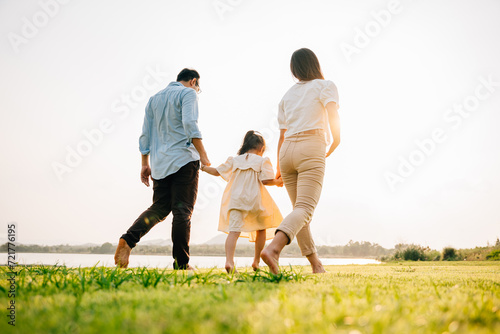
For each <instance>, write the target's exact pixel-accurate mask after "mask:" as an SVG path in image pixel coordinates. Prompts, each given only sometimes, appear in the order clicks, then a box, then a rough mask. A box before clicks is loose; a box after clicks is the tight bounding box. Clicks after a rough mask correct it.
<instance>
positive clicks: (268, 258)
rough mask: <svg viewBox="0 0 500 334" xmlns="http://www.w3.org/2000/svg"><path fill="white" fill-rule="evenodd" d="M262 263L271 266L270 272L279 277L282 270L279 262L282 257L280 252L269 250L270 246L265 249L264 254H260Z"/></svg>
mask: <svg viewBox="0 0 500 334" xmlns="http://www.w3.org/2000/svg"><path fill="white" fill-rule="evenodd" d="M260 257H261V259H262V261H264V262H265V263H266V264H267V265H268V266H269V271H270V272H271V273H273V274H275V275H278V274H279V272H280V268H279V266H278V260H279V257H280V254H279V252H277V251H273V250H272V249H269V246H268V247H267V248H265V249H264V250H263V251H262V253H260Z"/></svg>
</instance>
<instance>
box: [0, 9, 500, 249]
mask: <svg viewBox="0 0 500 334" xmlns="http://www.w3.org/2000/svg"><path fill="white" fill-rule="evenodd" d="M61 2H63V1H62V0H61ZM66 2H68V3H67V4H60V2H56V0H41V1H14V0H11V1H7V0H4V1H1V2H0V22H1V23H0V36H2V38H1V39H0V57H1V59H2V61H1V62H0V73H2V75H1V77H0V106H1V109H0V110H1V111H0V136H1V140H0V150H1V154H2V156H3V159H2V164H1V166H0V171H1V173H0V189H1V190H0V222H1V223H2V225H3V226H4V227H3V228H0V241H2V242H5V241H6V238H7V224H8V223H10V222H17V224H18V231H17V241H18V242H20V243H39V244H49V245H50V244H58V243H69V244H82V243H87V242H92V243H103V242H107V241H109V242H113V243H116V242H117V241H118V238H119V237H120V235H121V234H122V233H124V232H125V231H126V229H127V228H128V227H129V226H130V225H131V224H132V223H133V221H134V220H135V219H136V218H137V216H138V215H139V214H140V213H141V212H142V211H143V210H145V209H146V208H147V207H148V206H149V205H150V204H151V197H152V189H151V188H147V187H145V186H144V185H143V184H142V183H140V180H139V171H140V153H139V151H138V137H139V134H140V130H141V127H142V120H143V115H144V107H145V104H146V102H147V99H148V98H149V96H151V95H153V94H154V93H156V92H157V91H159V90H161V89H162V88H163V87H165V86H166V85H167V84H168V83H169V82H170V81H174V80H175V77H176V75H177V73H178V72H179V71H180V70H181V69H182V68H184V67H193V68H195V69H197V70H198V71H199V72H200V74H201V87H202V89H203V93H202V94H201V95H200V99H199V103H200V120H199V125H200V128H201V131H202V133H203V137H204V143H205V146H206V148H207V151H208V154H209V158H210V160H211V162H212V164H213V165H214V166H217V165H219V164H221V163H223V162H224V161H225V160H226V159H227V157H228V156H230V155H234V154H236V151H237V150H238V148H239V145H240V143H241V140H242V138H243V136H244V134H245V132H246V131H247V130H249V129H254V130H259V131H261V132H263V133H264V134H265V136H266V138H267V143H268V147H269V149H268V151H267V152H266V154H267V155H269V157H271V159H272V161H273V163H274V165H275V166H276V144H277V140H278V129H277V124H276V121H275V119H276V113H277V105H278V103H279V101H280V99H281V97H282V96H283V94H284V93H285V92H286V91H287V90H288V89H289V87H291V86H292V85H293V84H294V80H293V78H292V76H291V74H290V71H289V60H290V56H291V54H292V52H293V51H294V50H296V49H298V48H301V47H308V48H311V49H312V50H313V51H314V52H315V53H316V54H317V56H318V58H319V60H320V63H321V65H322V68H323V72H324V74H325V76H326V78H327V79H329V80H332V81H334V82H335V83H336V85H337V87H338V89H339V95H340V110H339V112H340V116H341V122H342V143H341V145H340V147H339V148H338V150H337V151H336V152H335V153H334V154H333V155H332V156H331V157H330V158H328V160H327V171H326V177H325V181H324V184H323V193H322V197H321V200H320V203H319V205H318V207H317V209H316V212H315V215H314V219H313V221H312V225H311V228H312V231H313V235H314V236H315V238H316V242H317V243H318V244H331V245H340V244H345V243H347V242H348V241H349V240H351V239H352V240H355V241H363V240H366V241H371V242H376V243H379V244H381V245H382V246H384V247H393V246H394V245H395V244H396V243H399V242H408V243H418V244H422V245H429V246H430V247H432V248H437V249H440V248H442V247H444V246H448V245H449V246H454V247H474V246H476V245H486V243H487V242H490V243H491V242H494V241H495V239H496V237H500V206H499V202H500V201H499V200H500V173H499V170H500V155H499V152H500V150H499V144H500V131H498V126H499V125H500V113H499V107H500V62H499V61H498V60H499V59H500V44H499V43H498V41H499V40H500V21H499V20H498V16H499V14H500V2H498V1H495V0H481V1H464V0H461V1H451V0H448V1H440V2H438V3H437V2H435V1H430V0H426V1H409V0H401V1H396V0H395V1H387V0H384V1H373V0H370V1H368V0H367V1H348V0H343V1H340V0H336V1H330V0H323V1H319V0H313V1H290V0H286V1H285V0H281V1H272V2H270V1H264V0H252V1H249V0H241V1H240V0H220V1H217V0H216V1H213V0H191V1H185V0H184V1H180V0H179V1H140V2H139V1H123V0H120V1H118V0H115V1H105V2H103V1H95V0H94V1H79V0H73V1H66ZM41 4H48V5H41ZM54 4H56V5H54ZM44 7H45V9H43V8H44ZM47 13H49V14H50V15H49V14H47ZM377 13H378V14H377ZM98 131H99V132H98ZM102 131H106V133H104V132H102ZM101 134H102V135H101ZM89 136H90V138H91V141H90V140H89V139H88V137H89ZM431 141H432V142H431ZM417 142H419V143H420V146H419V145H417ZM78 151H80V153H83V156H82V154H80V153H78ZM70 152H76V153H73V154H72V153H70ZM75 154H79V156H80V158H78V157H76V156H75ZM68 159H69V160H68ZM68 163H69V164H68ZM54 166H57V168H58V171H59V172H58V173H56V171H55V170H54ZM61 166H63V167H61ZM223 187H224V181H223V180H222V179H215V178H214V177H212V176H210V175H207V174H202V175H201V178H200V185H199V199H198V205H197V206H196V208H195V213H194V216H193V219H192V232H191V242H192V243H202V242H205V241H206V240H208V239H210V238H212V237H214V236H216V235H217V234H218V233H219V232H217V224H218V210H219V204H220V200H221V196H222V191H223ZM269 190H270V192H271V194H272V196H273V197H274V199H275V201H276V203H277V204H278V206H279V207H280V208H281V211H282V213H283V214H285V215H286V214H288V213H289V212H290V210H291V205H290V202H289V199H288V196H287V194H286V190H285V189H284V188H275V187H274V188H270V189H269ZM170 221H171V217H169V218H168V219H167V220H166V221H165V222H163V223H161V224H159V225H157V226H156V227H155V228H154V229H153V230H151V232H150V233H149V234H148V235H147V236H146V237H145V238H144V239H143V240H150V239H159V238H162V239H167V238H170Z"/></svg>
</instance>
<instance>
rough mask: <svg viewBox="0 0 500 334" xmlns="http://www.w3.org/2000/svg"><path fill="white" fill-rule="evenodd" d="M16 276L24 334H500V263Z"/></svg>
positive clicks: (28, 271) (24, 272)
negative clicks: (276, 272) (312, 270)
mask: <svg viewBox="0 0 500 334" xmlns="http://www.w3.org/2000/svg"><path fill="white" fill-rule="evenodd" d="M285 269H286V268H285ZM15 270H16V271H17V275H16V283H15V286H16V291H15V293H16V298H15V305H16V326H15V332H17V333H139V332H142V333H332V332H334V331H335V332H338V333H350V334H356V333H445V332H448V333H500V263H499V262H450V263H443V262H438V263H423V262H407V263H392V264H382V265H363V266H355V265H350V266H329V267H327V270H328V273H327V274H324V275H311V274H310V271H309V269H308V268H307V267H294V268H287V269H286V270H285V272H284V273H283V274H281V275H279V276H273V275H270V274H268V273H267V272H265V271H261V272H259V273H257V274H255V273H253V272H243V273H241V274H236V275H227V274H225V273H223V272H222V271H221V270H218V269H215V270H201V271H198V272H197V273H195V274H191V275H189V274H188V273H185V272H174V271H171V270H165V271H164V270H163V269H152V270H147V269H144V268H139V269H127V270H117V269H115V268H101V267H97V268H66V267H40V266H38V267H17V268H16V269H15ZM244 270H245V269H243V271H244ZM0 275H1V276H2V277H1V286H0V290H1V291H0V293H1V294H0V296H1V297H0V300H1V302H0V303H1V305H2V307H1V309H2V311H1V312H2V314H1V315H2V317H1V318H0V319H1V322H0V333H9V332H14V328H13V327H12V326H10V325H9V324H8V323H7V322H8V321H9V319H8V317H7V314H8V310H7V307H8V306H9V303H10V300H11V299H12V298H9V297H8V293H9V290H10V283H9V281H7V278H9V277H10V276H11V275H10V274H9V268H7V267H2V268H1V270H0Z"/></svg>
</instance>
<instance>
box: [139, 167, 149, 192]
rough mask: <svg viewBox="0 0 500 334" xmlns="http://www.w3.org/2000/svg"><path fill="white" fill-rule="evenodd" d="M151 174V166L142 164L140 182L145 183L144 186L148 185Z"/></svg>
mask: <svg viewBox="0 0 500 334" xmlns="http://www.w3.org/2000/svg"><path fill="white" fill-rule="evenodd" d="M150 176H151V167H149V165H148V166H142V168H141V182H142V183H144V184H145V185H146V187H149V177H150Z"/></svg>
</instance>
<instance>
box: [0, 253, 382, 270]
mask: <svg viewBox="0 0 500 334" xmlns="http://www.w3.org/2000/svg"><path fill="white" fill-rule="evenodd" d="M6 260H7V259H6V258H4V261H5V262H4V263H6V262H7V261H6ZM16 261H18V263H19V264H22V265H26V264H45V265H55V264H58V265H63V264H64V265H66V266H67V267H78V266H82V267H92V266H94V265H95V264H96V263H98V262H99V264H98V266H106V267H114V266H115V261H114V254H55V253H17V254H16ZM321 261H322V262H323V265H347V264H378V263H380V262H379V261H377V260H373V259H336V258H324V259H321ZM172 262H173V260H172V257H171V256H167V255H133V254H132V255H131V256H130V263H129V267H149V268H166V267H168V268H172ZM252 262H253V258H251V257H236V258H235V264H236V266H237V267H250V266H251V265H252ZM189 263H190V264H191V265H192V266H194V267H196V268H214V267H216V268H224V264H225V258H224V257H223V256H191V260H190V261H189ZM260 264H261V266H263V265H265V264H264V263H263V262H262V261H261V263H260ZM280 265H281V266H288V265H294V266H295V265H298V266H304V265H309V262H308V261H307V259H306V258H305V257H302V258H281V259H280Z"/></svg>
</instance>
